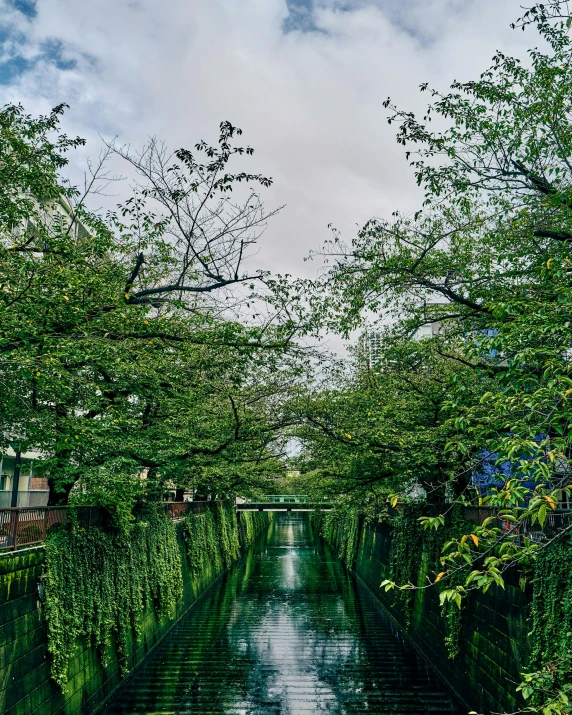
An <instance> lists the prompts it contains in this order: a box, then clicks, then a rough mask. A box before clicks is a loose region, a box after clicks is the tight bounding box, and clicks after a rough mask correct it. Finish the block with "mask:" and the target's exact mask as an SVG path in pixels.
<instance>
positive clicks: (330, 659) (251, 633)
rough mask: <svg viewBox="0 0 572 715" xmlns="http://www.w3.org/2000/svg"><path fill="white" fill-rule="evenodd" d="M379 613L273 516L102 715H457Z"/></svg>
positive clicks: (294, 521)
mask: <svg viewBox="0 0 572 715" xmlns="http://www.w3.org/2000/svg"><path fill="white" fill-rule="evenodd" d="M459 712H462V711H460V710H459V709H458V708H457V706H456V705H455V704H454V702H453V700H452V698H451V696H450V694H449V693H448V692H447V690H446V688H445V687H444V686H443V684H442V683H441V682H440V681H439V680H438V678H437V677H436V676H435V674H434V673H433V671H432V670H431V669H430V668H429V667H428V666H427V664H426V663H425V662H424V661H423V659H422V658H421V657H420V656H418V655H417V653H416V652H415V650H414V649H413V648H412V647H411V646H410V645H409V644H408V643H407V642H406V641H404V639H403V637H402V636H401V635H400V634H399V632H398V631H397V630H396V628H395V627H394V626H393V624H392V623H391V622H390V621H389V619H388V617H387V616H386V615H385V614H384V612H383V611H382V610H381V609H380V607H379V606H378V605H377V604H376V602H375V601H374V600H373V599H372V598H371V596H370V595H369V594H368V593H367V592H366V591H365V590H364V589H363V587H361V586H360V585H358V584H356V583H355V581H354V579H353V578H352V577H351V576H350V575H348V574H347V573H346V571H345V570H344V569H343V567H342V566H341V565H340V563H339V562H338V561H337V559H335V558H334V557H333V556H332V555H331V553H330V552H329V550H328V549H324V548H322V547H320V545H319V544H316V543H315V542H314V540H313V539H312V535H311V530H310V528H309V525H308V523H307V521H306V515H304V514H296V513H293V514H289V513H285V512H280V513H277V514H276V518H275V521H274V524H273V526H272V527H271V529H270V534H269V537H268V540H267V542H266V545H265V546H264V547H263V548H262V550H260V548H259V549H258V552H257V550H256V549H254V550H253V551H252V552H251V553H250V554H249V555H248V556H247V558H246V559H245V560H244V562H243V563H241V564H239V565H237V566H236V567H235V568H234V569H233V570H231V572H230V573H229V574H227V575H226V577H225V578H224V580H222V581H221V582H220V583H218V584H217V585H215V586H214V587H213V588H212V589H211V590H210V591H209V592H207V594H205V596H203V598H202V599H201V600H200V601H199V602H198V603H197V604H196V605H195V606H194V607H193V608H192V609H191V610H190V611H189V613H188V614H187V615H186V616H185V617H184V618H183V619H182V620H181V621H180V623H179V624H178V625H177V626H176V627H175V628H174V629H173V630H172V631H171V633H170V634H169V635H168V636H167V638H166V639H165V640H164V641H163V642H162V644H161V645H160V646H159V647H158V648H157V649H156V650H155V652H154V653H153V655H152V656H151V657H150V658H149V659H148V660H147V661H146V663H145V665H144V666H143V667H142V668H140V669H139V670H138V671H137V672H136V673H135V674H134V676H133V677H132V678H131V679H130V680H129V681H127V683H126V684H125V685H124V686H123V687H122V688H121V690H119V692H118V694H117V695H116V697H115V698H114V699H113V700H112V701H111V702H110V704H109V705H108V706H107V708H106V710H105V711H104V713H105V714H106V715H112V714H113V715H118V714H119V713H122V714H123V715H127V714H128V713H145V714H147V715H151V713H153V714H157V715H159V714H161V715H165V714H167V713H171V714H173V715H175V714H176V715H185V714H189V715H191V714H199V713H200V715H207V714H210V713H217V714H218V715H223V714H225V715H226V714H228V715H230V714H232V715H238V714H240V715H298V714H302V713H333V714H335V715H338V714H341V713H386V714H387V713H391V714H393V713H394V714H395V715H397V714H398V713H399V714H401V715H403V714H405V715H424V714H425V713H433V715H443V714H444V713H449V714H450V713H455V714H456V713H459Z"/></svg>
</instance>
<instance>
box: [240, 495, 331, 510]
mask: <svg viewBox="0 0 572 715" xmlns="http://www.w3.org/2000/svg"><path fill="white" fill-rule="evenodd" d="M331 508H332V503H331V502H330V501H329V500H327V499H323V500H322V501H317V500H313V501H312V500H311V499H310V497H309V496H308V495H307V494H265V495H264V496H263V497H261V498H259V499H256V500H254V499H246V500H245V501H243V502H240V503H239V502H237V504H236V510H237V511H314V510H315V509H323V510H326V511H329V510H330V509H331Z"/></svg>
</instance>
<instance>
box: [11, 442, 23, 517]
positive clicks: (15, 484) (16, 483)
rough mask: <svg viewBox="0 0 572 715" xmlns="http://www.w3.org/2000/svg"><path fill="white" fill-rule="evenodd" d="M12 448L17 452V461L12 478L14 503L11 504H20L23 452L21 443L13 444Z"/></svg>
mask: <svg viewBox="0 0 572 715" xmlns="http://www.w3.org/2000/svg"><path fill="white" fill-rule="evenodd" d="M12 449H13V450H14V451H15V452H16V461H15V462H14V477H13V479H12V503H11V504H10V506H13V507H14V506H18V488H19V486H20V463H21V461H22V453H21V452H20V445H19V444H14V445H12Z"/></svg>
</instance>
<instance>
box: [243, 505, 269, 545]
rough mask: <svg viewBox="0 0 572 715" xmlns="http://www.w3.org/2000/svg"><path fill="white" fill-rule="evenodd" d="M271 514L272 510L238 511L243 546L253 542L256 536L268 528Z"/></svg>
mask: <svg viewBox="0 0 572 715" xmlns="http://www.w3.org/2000/svg"><path fill="white" fill-rule="evenodd" d="M272 516H273V514H272V512H267V511H242V512H241V513H240V521H241V523H242V529H243V534H244V545H245V546H250V545H251V544H253V543H254V540H255V539H256V537H257V536H258V535H259V534H261V533H262V532H263V531H265V530H266V529H268V525H269V524H270V519H271V518H272Z"/></svg>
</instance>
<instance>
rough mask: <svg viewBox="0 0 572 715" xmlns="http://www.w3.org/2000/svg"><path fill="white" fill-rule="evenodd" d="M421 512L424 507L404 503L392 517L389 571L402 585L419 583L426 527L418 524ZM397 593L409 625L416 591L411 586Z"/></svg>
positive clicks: (393, 579) (391, 576)
mask: <svg viewBox="0 0 572 715" xmlns="http://www.w3.org/2000/svg"><path fill="white" fill-rule="evenodd" d="M422 513H423V511H422V507H420V506H417V505H405V506H404V507H403V510H402V511H401V512H399V513H398V514H397V515H396V516H395V517H394V519H393V525H392V526H393V529H392V532H391V549H390V552H389V573H390V578H391V580H392V581H395V583H397V584H399V585H400V586H402V585H405V584H413V585H417V576H418V573H419V569H420V567H421V559H422V556H423V539H424V536H425V534H424V532H423V527H422V526H421V524H420V523H419V517H420V516H421V514H422ZM396 594H397V597H398V598H400V599H401V601H402V603H403V607H404V616H405V622H406V624H407V626H409V625H410V623H411V610H412V608H413V600H414V595H415V592H414V591H413V590H411V589H406V590H404V591H401V590H400V591H397V592H396Z"/></svg>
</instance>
